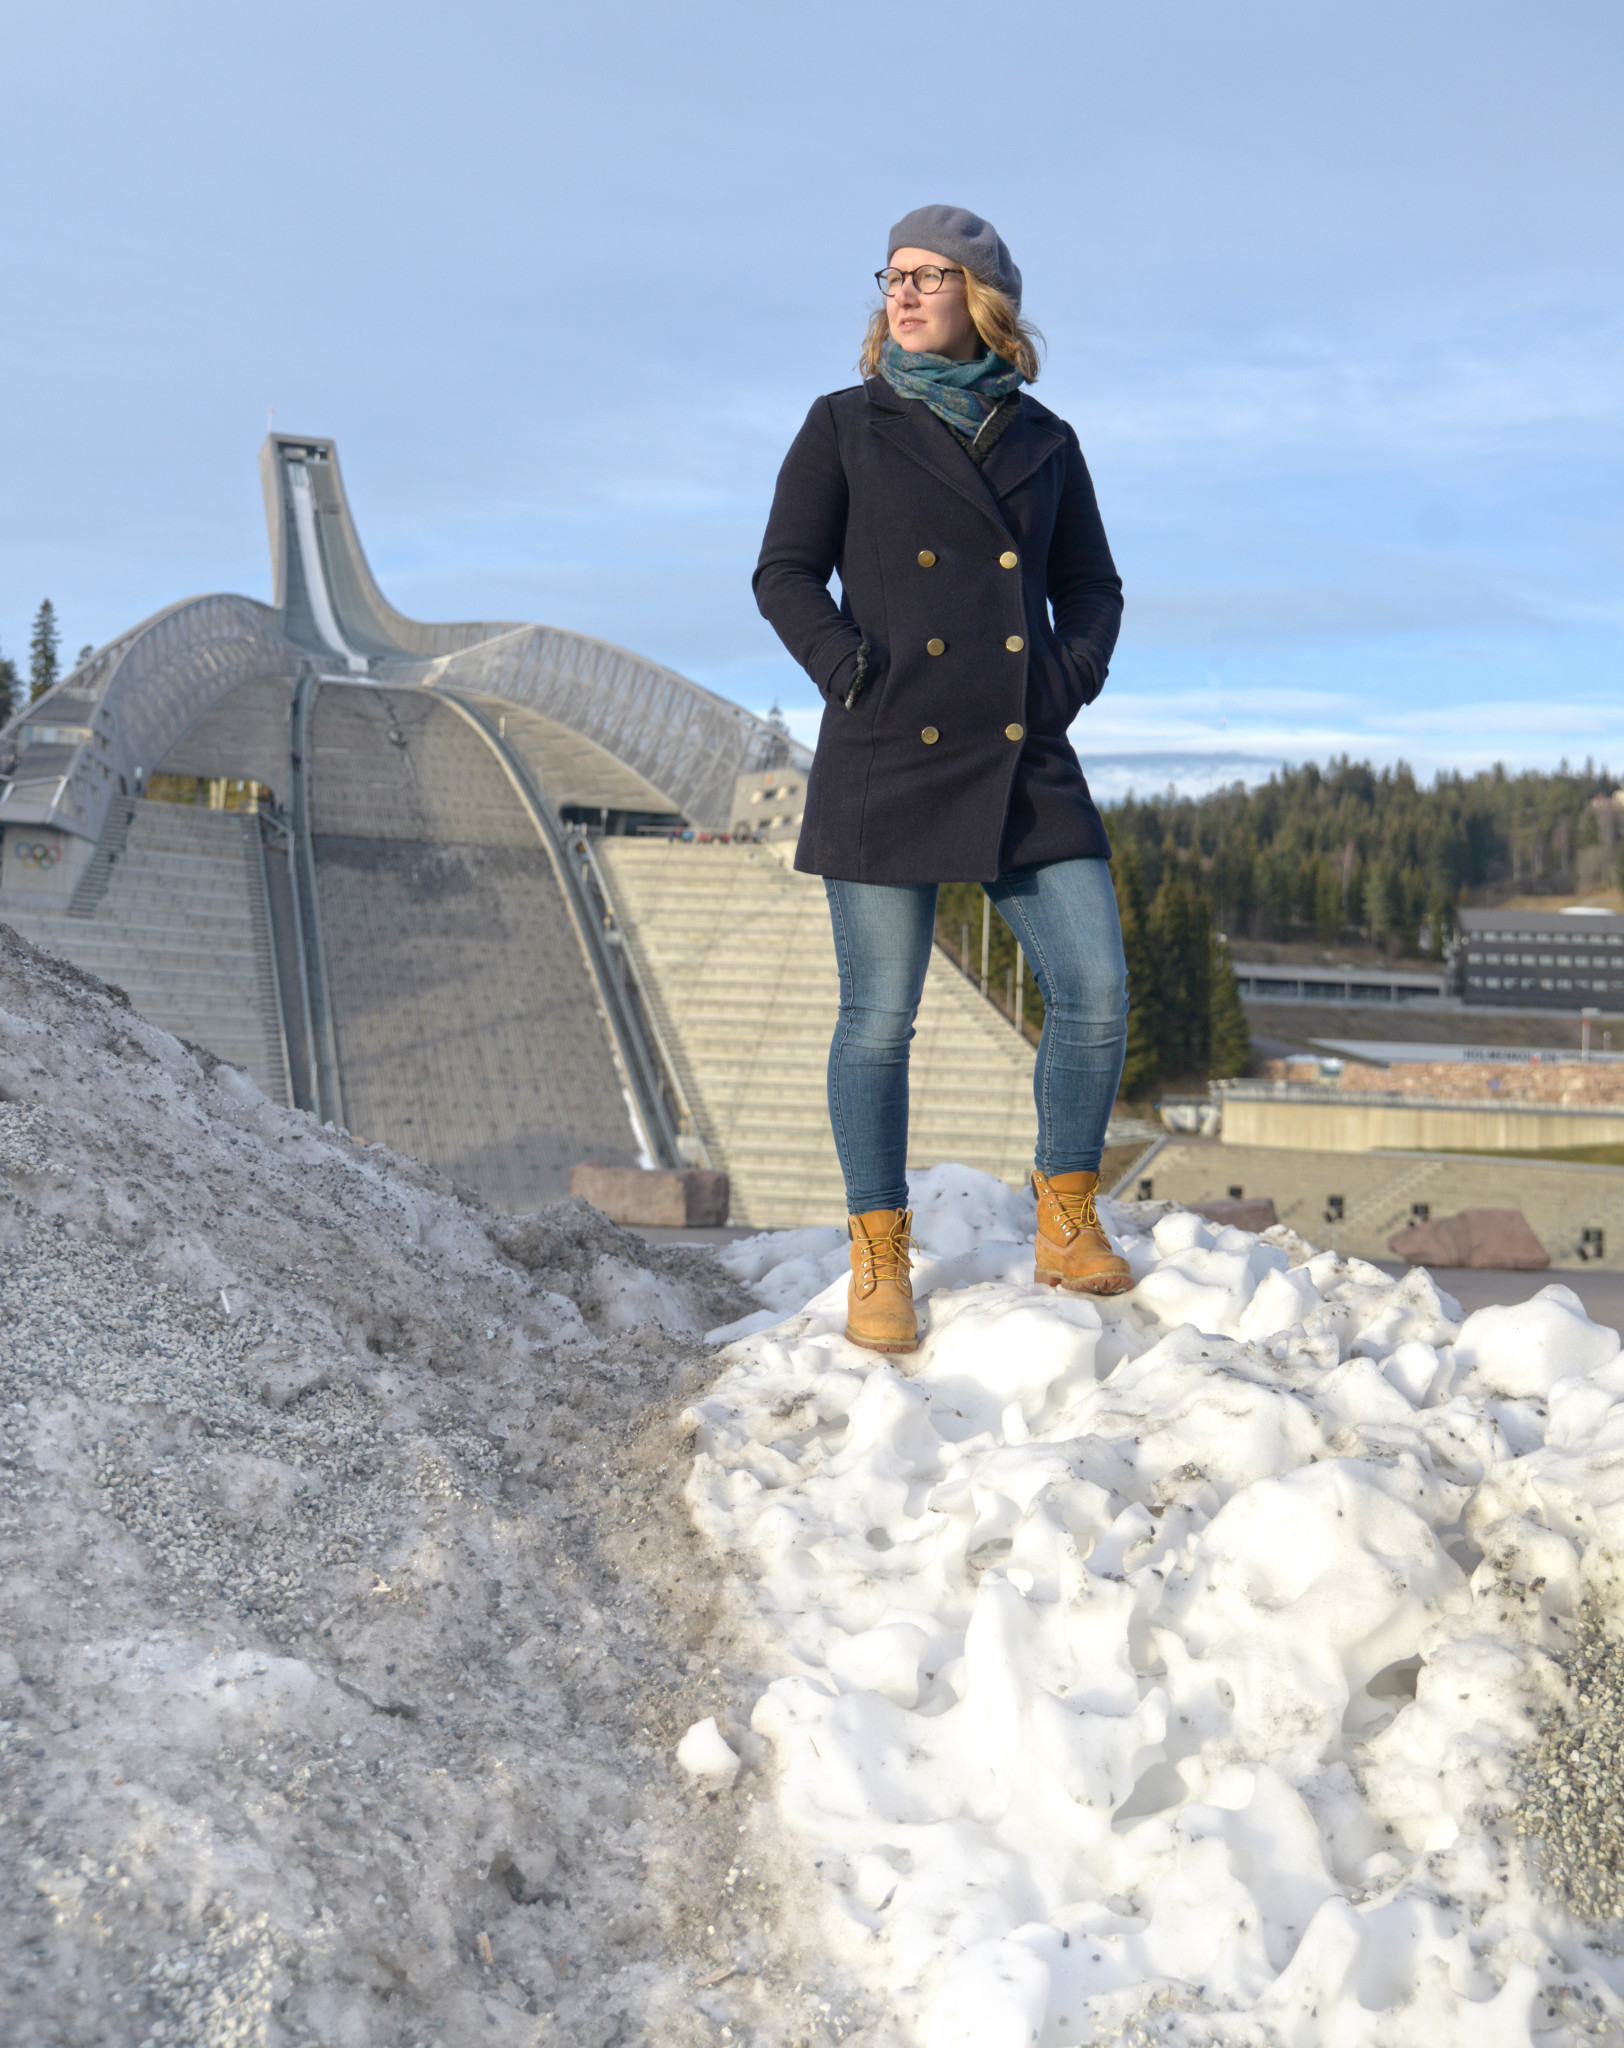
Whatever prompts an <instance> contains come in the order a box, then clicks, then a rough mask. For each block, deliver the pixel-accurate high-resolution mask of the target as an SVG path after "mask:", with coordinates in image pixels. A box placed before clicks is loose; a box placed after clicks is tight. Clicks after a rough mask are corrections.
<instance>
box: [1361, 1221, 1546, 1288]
mask: <svg viewBox="0 0 1624 2048" xmlns="http://www.w3.org/2000/svg"><path fill="white" fill-rule="evenodd" d="M1387 1248H1388V1250H1389V1251H1391V1252H1393V1253H1394V1254H1395V1255H1396V1256H1397V1257H1398V1258H1401V1259H1405V1260H1407V1261H1408V1262H1409V1264H1410V1265H1412V1266H1472V1267H1476V1268H1479V1269H1486V1270H1491V1271H1495V1272H1503V1273H1534V1272H1538V1271H1539V1270H1540V1268H1541V1267H1543V1266H1548V1265H1549V1264H1550V1263H1551V1262H1550V1259H1549V1258H1548V1256H1547V1255H1546V1251H1545V1247H1544V1246H1543V1245H1542V1244H1541V1243H1540V1241H1539V1239H1538V1238H1537V1237H1536V1236H1535V1235H1534V1233H1533V1231H1532V1230H1531V1229H1530V1228H1529V1225H1528V1219H1527V1217H1526V1216H1524V1214H1523V1212H1522V1211H1521V1209H1462V1210H1460V1211H1459V1212H1458V1213H1457V1214H1456V1215H1454V1216H1433V1217H1429V1219H1428V1220H1427V1221H1426V1222H1425V1223H1412V1224H1411V1225H1410V1226H1409V1228H1408V1229H1406V1230H1400V1231H1398V1232H1396V1233H1395V1234H1394V1235H1393V1236H1392V1237H1390V1238H1389V1239H1388V1240H1387Z"/></svg>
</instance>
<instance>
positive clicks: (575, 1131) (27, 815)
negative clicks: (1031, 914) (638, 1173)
mask: <svg viewBox="0 0 1624 2048" xmlns="http://www.w3.org/2000/svg"><path fill="white" fill-rule="evenodd" d="M260 467H261V473H262V478H263V482H264V490H265V508H266V516H267V520H268V523H269V528H270V544H271V561H272V583H273V594H272V601H271V602H270V603H269V604H268V605H267V604H261V603H258V602H256V601H255V600H253V599H251V598H246V597H233V596H212V597H200V598H192V599H188V600H186V601H184V602H182V603H180V604H176V605H171V606H170V607H169V608H168V609H167V610H165V611H161V612H159V613H157V614H155V615H154V616H153V617H152V618H150V619H147V620H145V621H143V622H142V623H141V624H140V625H138V626H135V627H134V628H132V629H131V630H130V631H129V632H127V633H125V634H123V635H122V636H121V637H119V638H118V639H116V640H114V641H112V642H110V643H109V644H108V645H107V646H105V647H102V648H100V649H98V650H97V651H96V652H95V653H94V654H92V655H90V656H88V657H87V658H86V659H85V660H84V661H83V662H81V663H80V664H79V666H78V667H76V668H75V669H74V670H73V671H72V673H71V674H69V675H68V676H66V677H65V678H64V679H63V680H62V681H61V682H60V683H59V684H57V685H56V687H55V688H53V689H52V690H50V691H49V692H48V693H47V694H46V695H44V696H42V697H41V698H39V699H38V700H37V701H36V702H34V703H32V704H30V705H28V706H27V707H26V708H25V709H24V710H22V711H21V712H19V713H18V714H17V715H16V716H14V717H13V718H12V719H11V721H10V722H9V723H8V724H7V725H6V726H5V727H4V728H3V729H0V921H3V922H5V923H7V924H10V925H11V926H12V927H13V928H14V929H15V930H16V931H18V932H19V933H20V934H21V935H22V936H23V937H24V938H26V939H28V940H30V941H32V942H33V943H34V944H35V945H37V946H40V947H42V948H44V949H46V950H47V951H49V952H52V953H56V954H59V955H61V956H63V957H65V958H67V959H69V960H71V961H73V962H75V963H76V964H77V965H79V966H81V967H83V968H85V969H87V970H89V971H90V972H92V973H94V974H97V975H99V976H101V977H102V978H103V979H104V980H107V981H110V982H113V983H115V984H117V985H118V986H119V987H121V988H123V989H124V990H125V991H126V992H127V993H128V995H129V997H130V1000H131V1002H132V1003H133V1004H134V1005H135V1007H136V1008H137V1009H138V1010H140V1011H141V1012H142V1013H143V1014H144V1015H146V1016H147V1017H149V1018H151V1019H152V1021H153V1022H155V1023H157V1024H160V1025H162V1026H163V1027H164V1028H165V1029H167V1030H171V1031H174V1032H176V1033H178V1034H179V1035H180V1036H182V1037H183V1038H186V1039H188V1040H190V1041H191V1042H192V1043H194V1044H196V1045H198V1046H201V1047H203V1048H205V1049H207V1050H208V1051H210V1052H212V1053H213V1054H215V1055H216V1056H218V1057H219V1058H220V1059H222V1060H225V1061H228V1062H230V1063H232V1064H234V1065H236V1066H239V1067H242V1068H244V1069H246V1071H247V1072H248V1073H249V1074H251V1075H252V1077H253V1079H254V1080H255V1082H256V1083H257V1084H258V1086H259V1087H260V1088H261V1089H262V1090H263V1091H264V1092H265V1094H267V1095H268V1096H270V1097H271V1098H272V1099H273V1100H275V1101H277V1102H280V1103H283V1104H286V1105H288V1106H291V1107H297V1108H301V1109H308V1110H310V1111H312V1112H313V1113H314V1114H316V1115H317V1116H319V1117H320V1118H322V1119H323V1120H325V1121H331V1122H332V1123H334V1124H336V1125H339V1126H341V1127H344V1128H347V1129H349V1130H350V1131H352V1132H353V1133H354V1134H355V1135H357V1136H358V1137H361V1138H364V1139H366V1140H369V1141H381V1142H384V1143H386V1144H388V1145H390V1146H392V1147H394V1148H396V1149H397V1150H400V1151H403V1152H409V1153H412V1154H414V1155H416V1156H417V1157H419V1158H421V1159H424V1160H427V1161H429V1162H430V1163H431V1164H433V1165H435V1166H437V1167H439V1168H441V1169H442V1170H443V1171H444V1172H446V1173H448V1174H450V1175H451V1176H453V1177H454V1178H455V1179H457V1180H460V1181H462V1182H464V1183H466V1184H467V1185H469V1186H472V1187H474V1188H476V1189H477V1190H478V1191H479V1192H480V1193H481V1194H482V1195H483V1196H485V1198H486V1199H487V1200H489V1201H491V1202H493V1203H495V1204H497V1205H498V1206H500V1207H503V1208H508V1209H514V1210H525V1209H532V1208H535V1207H538V1206H540V1205H541V1204H542V1203H545V1202H548V1201H553V1200H557V1199H558V1198H559V1197H560V1196H561V1195H563V1194H564V1193H565V1192H567V1189H568V1183H569V1172H570V1168H571V1166H572V1165H574V1164H575V1163H576V1162H578V1161H582V1160H588V1159H590V1160H598V1161H604V1162H607V1163H610V1164H622V1165H630V1164H636V1163H642V1164H645V1165H667V1166H675V1165H682V1164H685V1163H693V1164H700V1165H707V1166H714V1167H719V1168H722V1169H723V1170H725V1171H726V1172H727V1173H728V1174H729V1176H730V1178H731V1185H732V1191H733V1193H732V1200H733V1211H732V1213H733V1219H734V1221H735V1222H738V1223H747V1224H755V1225H763V1226H765V1225H775V1226H784V1225H793V1224H799V1223H810V1222H828V1221H836V1220H838V1219H839V1217H840V1216H841V1214H842V1211H843V1206H844V1204H843V1196H842V1191H841V1186H840V1177H839V1173H838V1171H837V1168H836V1163H835V1158H834V1150H833V1146H832V1144H831V1142H830V1138H829V1133H828V1128H827V1121H826V1117H825V1112H824V1103H823V1074H824V1062H825V1057H826V1052H827V1046H828V1039H829V1033H830V1029H831V1025H832V1021H833V1015H834V1009H835V1004H836V999H837V982H836V973H835V964H834V956H833V949H832V946H831V943H830V938H829V930H828V917H827V912H826V909H825V905H824V897H823V890H822V886H821V884H819V883H818V882H817V881H816V880H813V879H809V878H807V877H805V876H801V875H797V874H796V873H795V872H794V871H793V868H792V867H791V865H790V860H791V856H792V853H793V845H794V834H795V826H796V823H797V821H798V817H799V812H800V808H801V804H802V800H803V792H804V786H805V778H806V773H807V770H808V768H809V766H810V757H809V756H808V755H807V753H806V751H805V749H803V748H800V747H798V746H796V745H795V744H794V742H792V741H791V740H789V739H787V738H786V737H785V736H784V735H783V734H782V733H780V732H778V731H777V730H775V729H774V727H773V726H772V725H770V724H768V723H767V722H765V721H763V720H761V719H758V718H756V717H754V716H752V715H751V714H750V713H749V712H747V711H745V710H743V709H742V708H740V707H739V706H737V705H734V704H730V703H728V702H726V701H725V700H724V699H722V698H720V697H717V696H715V695H713V694H712V693H711V692H709V691H707V690H704V689H701V688H700V687H699V686H698V685H697V684H694V683H691V682H689V681H688V680H686V678H684V677H682V676H680V675H677V674H675V673H673V672H672V671H671V670H669V669H666V668H662V667H660V666H658V665H657V664H656V663H653V662H650V661H645V660H643V659H641V658H640V657H638V656H637V655H634V654H630V653H627V652H625V651H624V650H623V649H620V648H616V647H612V646H609V645H606V644H605V643H604V642H602V641H597V640H592V639H588V638H585V637H583V636H581V635H579V634H574V633H567V632H562V631H558V630H556V629H554V628H552V627H547V626H535V625H516V624H507V623H486V624H475V625H424V624H420V623H418V622H417V621H415V620H412V619H407V618H405V617H403V616H402V615H401V614H400V613H399V612H397V611H396V610H395V609H394V608H393V606H392V605H390V604H389V602H388V601H387V599H385V597H384V596H383V594H382V592H381V591H380V590H379V588H378V586H377V583H376V582H375V581H374V579H373V576H372V573H371V570H370V569H369V567H368V565H367V561H366V557H365V555H364V554H363V552H362V548H361V544H360V540H359V537H358V535H357V532H356V527H355V522H354V520H353V518H352V516H351V512H350V508H349V503H348V500H347V498H346V496H345V492H344V485H343V480H342V477H341V475H340V471H339V464H338V453H337V449H336V447H335V446H334V444H333V442H331V441H328V440H319V439H314V438H309V437H305V436H300V435H288V434H274V435H272V436H271V437H270V438H269V439H268V440H267V441H266V443H265V446H264V448H263V449H262V451H261V456H260ZM1031 1072H1032V1052H1031V1048H1030V1046H1029V1045H1028V1044H1027V1042H1026V1041H1025V1040H1024V1039H1023V1038H1022V1037H1020V1036H1018V1035H1017V1033H1016V1032H1015V1031H1014V1029H1013V1028H1012V1027H1011V1025H1010V1024H1009V1023H1008V1021H1007V1020H1006V1018H1005V1017H1004V1015H1003V1013H1002V1012H1001V1011H1000V1010H999V1009H997V1008H996V1007H995V1006H994V1005H993V1004H992V1003H991V1002H989V1001H987V1000H986V999H985V998H984V997H983V995H982V994H981V992H980V990H979V988H978V987H977V985H976V984H975V983H974V982H973V981H971V980H969V979H967V978H966V977H965V976H964V975H963V974H962V973H961V972H960V971H959V969H958V967H957V966H956V965H955V964H954V963H953V962H952V961H951V959H950V958H949V957H948V956H947V955H946V954H945V953H943V952H940V951H938V954H937V956H936V957H935V959H934V960H933V962H932V967H931V972H930V976H929V979H928V983H927V988H926V995H925V1003H924V1007H923V1010H922V1012H921V1016H920V1023H919V1036H918V1039H917V1042H916V1046H915V1053H914V1073H915V1097H916V1102H917V1103H918V1105H919V1107H918V1110H917V1112H916V1115H915V1129H914V1137H913V1151H914V1152H915V1154H916V1155H917V1157H916V1158H915V1159H914V1160H913V1162H912V1163H914V1164H916V1165H920V1166H924V1165H929V1164H931V1163H933V1162H935V1161H937V1160H940V1159H943V1158H947V1157H951V1158H954V1159H957V1160H961V1161H963V1162H965V1163H966V1164H969V1165H973V1166H979V1167H982V1168H984V1169H986V1170H988V1171H990V1172H994V1173H997V1174H1000V1175H1002V1176H1004V1177H1005V1178H1006V1179H1009V1180H1011V1181H1018V1180H1021V1179H1022V1178H1024V1176H1025V1174H1026V1172H1027V1170H1028V1168H1029V1166H1030V1161H1031V1148H1032V1138H1033V1130H1034V1114H1033V1107H1032V1098H1031Z"/></svg>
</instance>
